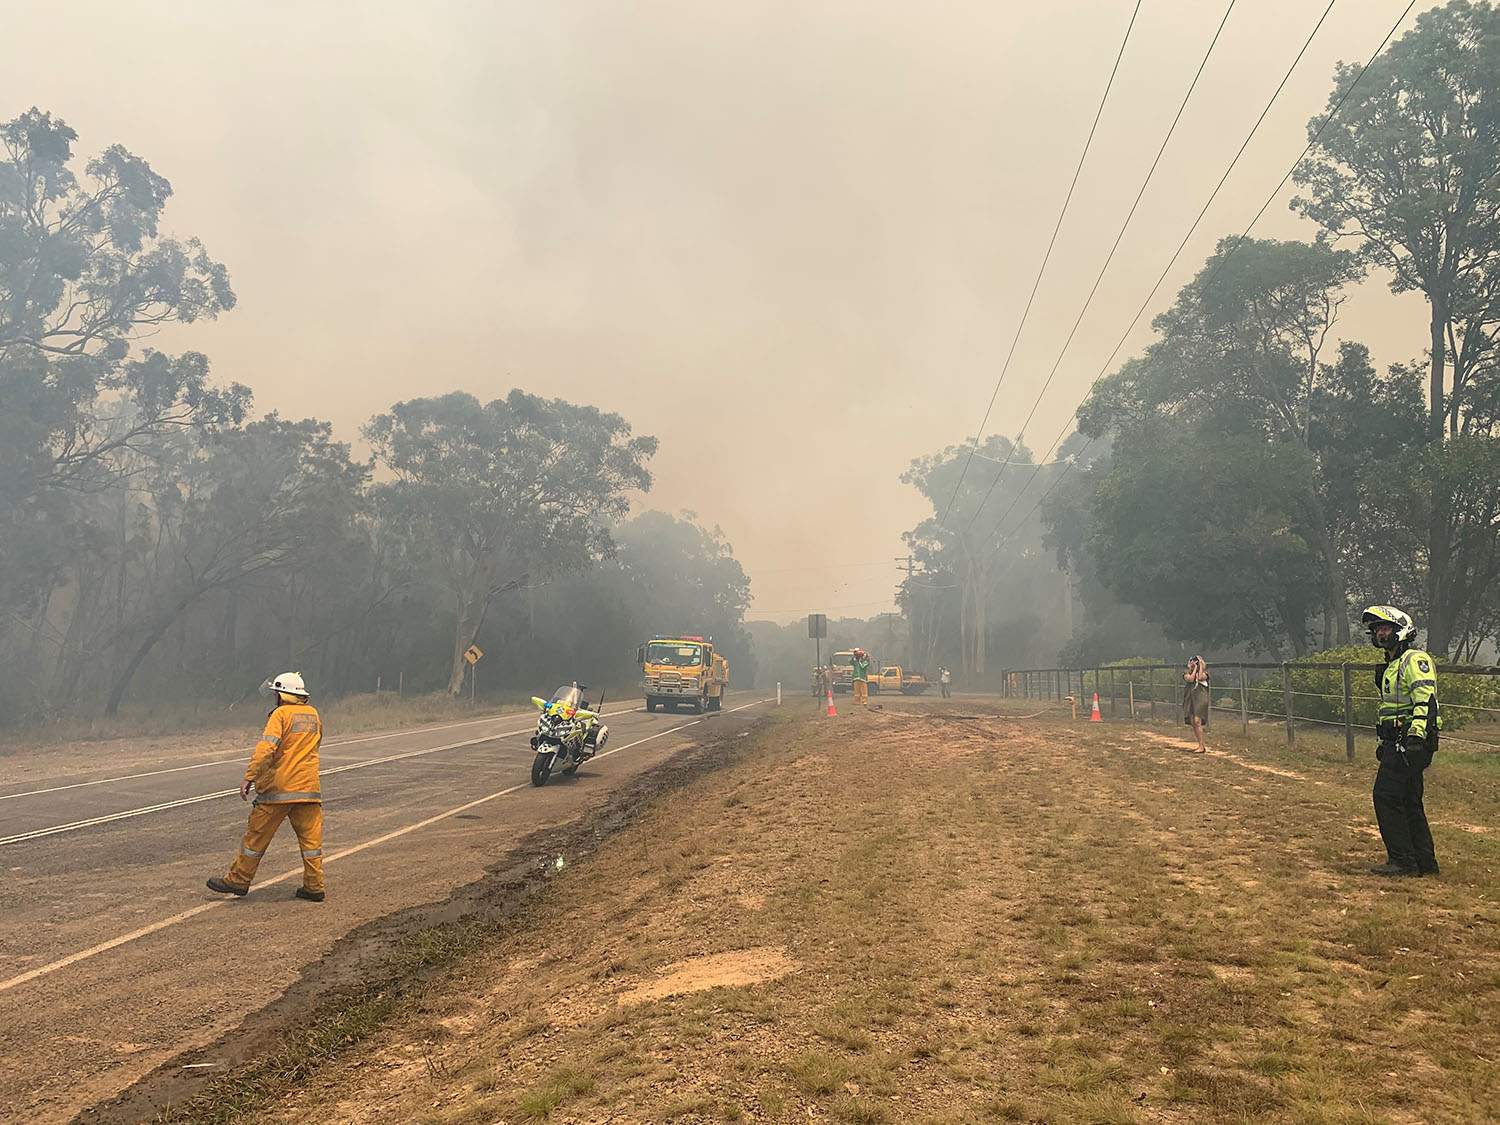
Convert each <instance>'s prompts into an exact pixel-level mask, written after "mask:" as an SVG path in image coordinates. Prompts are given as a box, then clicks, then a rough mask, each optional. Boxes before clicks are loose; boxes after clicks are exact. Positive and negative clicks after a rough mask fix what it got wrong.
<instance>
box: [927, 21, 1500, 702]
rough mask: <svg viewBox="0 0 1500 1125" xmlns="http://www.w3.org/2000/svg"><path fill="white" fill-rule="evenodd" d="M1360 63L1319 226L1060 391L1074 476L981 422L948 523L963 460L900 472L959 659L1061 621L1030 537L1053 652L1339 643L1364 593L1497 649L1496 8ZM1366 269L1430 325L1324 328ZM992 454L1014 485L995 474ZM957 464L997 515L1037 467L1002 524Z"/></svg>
mask: <svg viewBox="0 0 1500 1125" xmlns="http://www.w3.org/2000/svg"><path fill="white" fill-rule="evenodd" d="M1359 70H1360V68H1359V67H1358V66H1353V65H1350V66H1340V67H1339V68H1338V69H1337V71H1336V73H1335V75H1334V88H1333V90H1332V92H1331V93H1330V95H1329V102H1328V107H1329V108H1328V113H1327V114H1325V115H1319V116H1317V117H1315V118H1313V120H1312V121H1310V122H1309V123H1308V133H1309V137H1310V138H1313V139H1315V141H1316V143H1315V144H1314V145H1313V146H1312V149H1311V151H1310V153H1309V155H1308V157H1307V158H1306V160H1304V161H1303V163H1302V164H1301V165H1300V166H1299V167H1298V168H1297V169H1296V173H1295V179H1296V182H1297V184H1298V185H1299V187H1300V189H1301V193H1302V194H1300V195H1299V196H1298V197H1297V198H1296V199H1295V200H1294V201H1293V203H1292V206H1293V208H1294V210H1296V211H1297V212H1299V213H1300V214H1302V215H1305V216H1306V217H1308V218H1309V219H1311V220H1313V221H1314V222H1315V223H1316V224H1317V226H1316V228H1315V229H1314V231H1312V232H1311V233H1312V234H1313V237H1312V238H1311V239H1310V240H1309V241H1296V240H1276V239H1260V238H1250V237H1246V238H1240V237H1233V238H1225V239H1223V240H1221V241H1220V242H1219V244H1218V246H1217V247H1216V249H1215V251H1214V253H1213V254H1212V255H1211V256H1210V257H1209V259H1208V260H1207V261H1206V262H1205V263H1204V264H1203V266H1202V268H1201V269H1200V270H1199V271H1198V274H1197V276H1196V277H1194V278H1193V280H1192V281H1190V282H1189V283H1188V284H1187V285H1185V286H1184V287H1183V288H1182V290H1181V291H1180V292H1179V293H1178V294H1177V297H1176V299H1175V301H1174V302H1173V303H1172V305H1171V306H1170V307H1169V308H1168V309H1167V310H1165V311H1164V312H1162V313H1161V314H1160V315H1158V316H1157V317H1156V319H1155V320H1154V321H1153V328H1154V329H1155V339H1154V340H1153V341H1152V343H1151V344H1150V345H1149V346H1148V347H1147V348H1146V350H1145V353H1144V354H1143V355H1141V356H1139V357H1136V358H1133V359H1130V360H1128V361H1127V362H1125V363H1124V364H1123V365H1121V366H1120V367H1119V368H1118V369H1117V370H1116V371H1114V372H1113V373H1111V374H1110V375H1108V376H1107V377H1106V378H1104V379H1102V380H1101V381H1100V382H1099V383H1098V384H1097V385H1096V386H1095V387H1094V388H1093V390H1092V392H1091V393H1090V394H1089V395H1088V397H1087V399H1086V400H1085V401H1084V403H1083V404H1082V405H1081V406H1080V408H1079V410H1078V430H1079V434H1081V435H1082V436H1083V437H1084V438H1087V439H1089V444H1088V445H1087V446H1084V444H1083V443H1082V442H1081V441H1077V440H1074V439H1070V443H1068V444H1065V445H1064V446H1063V448H1062V451H1061V456H1062V457H1063V458H1064V459H1066V460H1068V461H1071V463H1070V464H1063V465H1049V466H1043V467H1041V468H1039V469H1033V468H1031V467H1028V466H1029V462H1030V461H1031V454H1030V453H1029V452H1027V451H1026V450H1025V449H1024V448H1021V449H1019V450H1014V451H1013V450H1012V449H1011V447H1010V445H1009V443H1007V442H1005V441H1004V440H1003V439H998V438H991V439H990V441H989V443H988V445H987V446H985V447H982V448H981V449H980V450H979V453H978V456H977V457H976V459H975V461H974V463H973V465H971V466H970V469H969V476H968V477H965V483H964V486H963V488H962V489H960V490H959V493H958V495H957V498H956V499H955V501H954V503H953V511H952V512H951V514H949V515H948V517H947V518H946V519H941V518H939V517H940V516H941V514H942V513H943V511H944V505H946V504H947V503H948V500H949V498H950V496H951V495H952V492H953V480H954V479H955V478H956V476H957V475H958V471H959V469H960V468H961V458H960V454H961V453H963V451H961V450H958V449H950V450H945V451H944V452H943V453H941V454H938V455H935V456H933V457H929V458H925V459H921V460H919V461H917V462H915V463H914V464H913V468H912V471H911V472H910V473H908V475H907V477H906V478H905V479H906V480H907V481H908V483H911V484H913V485H915V486H916V487H918V488H919V489H920V490H921V491H922V492H923V494H924V495H926V496H927V497H928V499H929V500H930V501H931V502H932V505H933V510H934V516H933V518H931V519H928V520H926V521H924V522H923V523H922V524H921V525H919V526H918V527H917V528H915V529H913V531H912V532H911V533H910V534H909V539H910V540H911V541H912V542H913V544H914V546H915V547H916V549H918V550H919V551H920V552H921V557H922V558H923V560H924V561H925V562H926V563H927V564H928V567H929V570H930V574H931V578H947V579H949V580H950V581H951V582H952V584H953V586H954V587H955V590H956V591H958V592H957V593H950V594H948V595H946V602H944V603H942V604H943V605H944V608H943V609H941V610H937V609H929V610H928V612H929V614H931V613H941V614H942V615H943V616H942V618H941V627H940V630H939V631H940V632H941V633H942V635H943V636H944V638H945V639H944V640H942V641H940V642H938V645H937V647H938V648H939V649H940V650H943V651H948V652H951V653H954V654H956V655H958V656H960V657H961V659H962V661H963V667H964V668H965V669H966V670H970V671H974V672H983V671H984V670H985V669H986V668H987V667H991V666H993V660H991V659H990V651H991V650H993V649H994V648H996V647H997V646H1006V645H1010V648H1011V651H1014V647H1015V646H1014V643H1013V640H1012V635H1013V633H1014V632H1015V625H1016V618H1017V617H1018V616H1019V615H1024V614H1033V615H1038V616H1040V617H1043V618H1045V617H1048V616H1050V615H1051V614H1053V613H1055V612H1056V607H1057V606H1058V605H1059V602H1058V599H1057V597H1056V595H1055V594H1054V595H1050V596H1049V595H1048V594H1046V593H1044V592H1040V591H1039V590H1038V588H1037V584H1038V583H1042V582H1044V580H1045V573H1044V568H1043V567H1042V566H1041V564H1040V563H1039V561H1038V560H1039V555H1038V552H1039V551H1040V549H1041V548H1042V547H1043V546H1044V545H1045V546H1046V547H1048V548H1050V549H1051V550H1053V551H1055V552H1056V559H1057V561H1058V562H1059V563H1060V564H1061V565H1062V566H1063V567H1065V568H1066V569H1067V571H1068V572H1069V574H1070V575H1071V576H1072V590H1073V594H1074V596H1076V598H1077V599H1078V601H1079V602H1080V603H1081V607H1082V610H1083V612H1082V613H1081V614H1078V615H1076V616H1077V617H1078V618H1079V619H1078V620H1077V622H1076V624H1075V628H1074V633H1073V637H1072V639H1071V641H1069V642H1068V643H1066V644H1064V645H1063V646H1062V647H1061V658H1062V659H1065V660H1068V661H1070V662H1075V663H1089V662H1094V661H1099V660H1106V659H1110V658H1114V657H1119V656H1124V655H1130V654H1143V655H1144V654H1162V653H1163V652H1164V650H1165V649H1164V646H1165V644H1166V643H1168V642H1170V641H1177V642H1190V643H1192V644H1193V645H1195V646H1201V647H1203V648H1206V649H1214V650H1219V651H1225V650H1242V651H1253V652H1256V653H1260V654H1263V655H1268V656H1273V657H1276V658H1285V657H1291V656H1300V655H1303V654H1305V653H1308V652H1310V651H1312V650H1314V649H1316V648H1320V647H1334V646H1338V645H1343V644H1347V643H1349V640H1350V634H1351V629H1350V625H1351V620H1352V619H1354V618H1356V617H1357V615H1358V612H1359V609H1360V608H1362V606H1364V605H1367V604H1370V603H1372V602H1395V603H1397V604H1400V605H1402V606H1404V607H1407V608H1408V609H1409V610H1410V611H1411V612H1412V613H1413V614H1414V615H1415V616H1416V617H1417V618H1418V619H1419V620H1420V621H1421V622H1422V623H1423V625H1424V627H1425V629H1426V630H1427V635H1428V641H1427V643H1428V644H1429V646H1430V647H1431V648H1432V649H1433V651H1435V652H1440V653H1443V654H1445V655H1451V656H1454V657H1457V658H1461V659H1473V658H1474V657H1475V656H1476V655H1477V654H1478V653H1479V652H1480V651H1481V650H1482V649H1483V648H1484V646H1485V645H1486V644H1493V643H1495V642H1496V640H1497V633H1500V430H1497V427H1500V181H1497V180H1496V176H1495V169H1496V168H1497V167H1500V114H1497V107H1500V14H1497V13H1496V11H1495V10H1494V9H1493V8H1492V6H1491V5H1490V4H1488V3H1470V2H1468V0H1454V2H1453V3H1450V4H1449V5H1447V6H1446V7H1444V8H1440V9H1436V10H1433V11H1430V12H1427V13H1425V14H1424V15H1422V16H1421V17H1420V18H1419V20H1418V21H1417V24H1416V27H1415V28H1414V29H1413V30H1412V31H1411V32H1410V33H1409V34H1407V35H1405V36H1404V37H1402V38H1401V39H1399V40H1398V41H1396V42H1395V43H1393V44H1392V45H1391V46H1390V47H1389V48H1388V49H1387V50H1386V51H1385V53H1384V54H1383V55H1382V56H1381V57H1380V58H1379V59H1377V60H1376V62H1375V63H1374V65H1372V66H1371V67H1370V69H1369V71H1368V72H1367V73H1365V74H1364V76H1363V77H1362V78H1359V80H1358V84H1357V85H1356V84H1355V82H1356V78H1357V77H1358V76H1359ZM1341 103H1342V104H1341ZM1335 109H1337V113H1336V114H1334V110H1335ZM1329 115H1332V119H1331V120H1329ZM1325 126H1326V127H1325ZM1382 283H1383V284H1388V285H1389V286H1390V287H1391V289H1393V290H1394V291H1396V292H1408V291H1411V292H1419V293H1421V294H1422V295H1423V296H1424V297H1425V298H1426V300H1427V302H1428V305H1429V311H1430V318H1429V320H1430V325H1429V327H1430V331H1429V333H1428V338H1427V339H1426V340H1413V341H1412V351H1411V352H1410V353H1408V354H1405V355H1394V356H1385V357H1379V358H1377V357H1372V356H1371V354H1370V351H1369V349H1368V348H1367V347H1366V346H1365V345H1363V344H1361V343H1359V342H1358V341H1355V340H1350V339H1343V340H1342V341H1341V342H1339V343H1338V344H1337V346H1333V345H1332V344H1330V341H1331V340H1332V339H1333V338H1334V335H1335V333H1334V330H1335V326H1336V324H1337V321H1338V314H1339V310H1340V307H1341V306H1342V305H1343V303H1344V302H1345V301H1346V300H1347V298H1348V296H1349V294H1350V293H1351V292H1352V291H1353V290H1354V288H1355V287H1357V286H1359V285H1361V284H1365V285H1368V284H1382ZM1085 450H1087V451H1088V452H1085ZM1007 458H1009V459H1010V460H1012V461H1013V462H1019V463H1020V464H1019V465H1018V466H1016V467H1013V468H1012V469H1011V470H1010V475H1009V476H1005V475H1004V471H1003V470H998V469H996V468H995V464H994V463H995V462H996V461H999V460H1004V459H1007ZM1018 469H1019V471H1017V470H1018ZM976 472H977V473H978V474H979V475H980V477H981V478H986V477H987V478H988V480H989V481H991V482H992V481H993V480H994V479H996V478H997V477H999V478H1000V479H1002V480H1003V481H1004V483H1003V484H1002V485H1001V486H1000V487H999V488H998V489H997V490H996V495H995V496H994V497H993V498H992V500H991V502H990V503H991V504H994V503H995V502H996V501H999V505H998V506H999V507H1000V508H1002V509H1005V508H1009V507H1011V506H1012V505H1013V504H1014V501H1012V500H1011V499H1010V494H1012V493H1014V492H1015V490H1017V489H1018V488H1019V487H1020V486H1021V482H1022V481H1023V480H1024V479H1025V478H1029V477H1033V476H1034V477H1035V480H1034V481H1033V482H1031V483H1030V489H1031V491H1030V494H1029V496H1028V497H1026V498H1025V499H1024V500H1022V501H1021V502H1020V503H1019V504H1017V505H1015V514H1014V515H1013V516H1011V518H1010V525H1009V526H1008V527H1006V528H1003V529H1002V528H999V527H997V526H996V525H995V524H994V523H993V522H992V521H993V520H994V518H995V517H994V513H993V512H992V511H991V509H990V508H988V507H986V508H984V509H983V514H982V515H981V516H980V517H978V518H975V517H974V516H973V512H974V511H976V510H978V509H976V505H975V500H974V492H973V488H974V486H973V485H972V484H971V483H970V479H969V478H970V477H972V476H973V475H974V474H975V473H976ZM944 476H946V477H947V481H946V482H944V481H943V480H942V479H941V478H943V477H944ZM934 484H936V485H938V487H933V485H934ZM985 487H988V485H986V486H985ZM981 494H982V493H981ZM1037 504H1039V508H1038V509H1037V511H1036V514H1035V516H1033V515H1032V509H1033V505H1037ZM930 580H931V579H913V580H912V581H911V582H909V583H908V595H907V600H906V604H907V605H908V606H910V607H916V606H924V605H928V604H930V599H931V595H925V594H923V592H922V591H921V590H920V589H919V586H918V583H919V582H920V581H930ZM1005 587H1008V589H1007V591H1006V593H1005V595H1004V596H1001V597H998V598H993V597H985V596H983V592H984V591H998V590H1000V589H1002V588H1005ZM924 597H926V598H928V599H929V602H926V603H924V602H922V601H921V600H920V599H922V598H924ZM1061 604H1062V605H1067V604H1068V603H1067V600H1066V599H1064V601H1063V602H1062V603H1061ZM1007 616H1008V617H1009V620H1007V619H1006V617H1007ZM997 619H999V620H997ZM933 620H937V619H936V618H933ZM1106 622H1112V623H1113V627H1109V626H1106V625H1105V623H1106ZM1029 627H1031V628H1035V627H1037V625H1036V622H1034V621H1033V622H1030V623H1029ZM1158 630H1160V632H1159V633H1158ZM1121 631H1123V633H1124V634H1126V635H1129V634H1133V635H1134V640H1133V642H1132V641H1129V640H1126V638H1125V636H1122V635H1121ZM1029 662H1030V663H1033V664H1037V663H1049V662H1050V661H1049V660H1047V659H1046V658H1042V659H1035V658H1030V659H1029ZM1005 663H1007V664H1010V665H1011V666H1015V665H1016V664H1017V663H1018V661H1017V660H1014V659H1008V660H1006V661H1005Z"/></svg>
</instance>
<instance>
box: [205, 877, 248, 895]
mask: <svg viewBox="0 0 1500 1125" xmlns="http://www.w3.org/2000/svg"><path fill="white" fill-rule="evenodd" d="M208 889H209V890H211V891H218V892H219V893H220V894H221V895H239V896H240V897H241V898H243V897H244V896H245V895H247V894H249V893H250V888H249V887H241V886H238V885H236V884H234V883H231V882H230V881H229V880H228V879H220V878H219V877H218V876H217V875H215V876H214V877H213V878H212V879H210V880H209V881H208Z"/></svg>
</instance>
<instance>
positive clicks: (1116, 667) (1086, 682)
mask: <svg viewBox="0 0 1500 1125" xmlns="http://www.w3.org/2000/svg"><path fill="white" fill-rule="evenodd" d="M1384 668H1385V665H1384V664H1359V663H1340V664H1334V663H1322V662H1317V661H1292V662H1284V663H1258V662H1253V661H1229V662H1224V663H1219V664H1215V665H1213V666H1212V667H1211V668H1210V669H1209V672H1210V676H1211V679H1210V683H1209V708H1210V716H1214V715H1217V716H1219V717H1220V718H1221V719H1223V718H1228V719H1230V720H1231V721H1234V720H1237V721H1238V722H1239V724H1240V729H1241V730H1242V731H1243V732H1245V733H1248V732H1249V729H1250V720H1251V719H1256V720H1258V721H1271V722H1275V723H1278V724H1281V725H1283V726H1284V727H1285V730H1286V742H1287V745H1288V746H1295V745H1296V742H1297V729H1298V727H1299V726H1303V725H1308V726H1313V727H1332V728H1339V729H1342V730H1343V732H1344V752H1345V754H1346V756H1347V757H1348V758H1349V760H1350V761H1353V760H1354V756H1355V741H1356V738H1357V737H1359V736H1362V735H1366V734H1371V733H1373V730H1374V727H1375V722H1376V717H1377V714H1378V710H1379V706H1380V696H1379V695H1378V694H1377V695H1369V694H1366V692H1367V691H1368V690H1370V689H1374V690H1376V691H1378V690H1379V688H1378V683H1379V681H1378V677H1379V675H1380V673H1381V672H1382V671H1383V670H1384ZM1437 671H1438V706H1439V709H1440V714H1441V715H1442V724H1443V725H1442V734H1441V736H1440V741H1441V743H1442V744H1443V745H1448V744H1456V745H1458V746H1459V747H1463V748H1466V749H1473V750H1477V751H1480V752H1489V751H1500V667H1495V666H1481V665H1472V664H1439V665H1438V666H1437ZM1183 672H1184V669H1183V666H1182V665H1181V664H1150V663H1144V664H1135V663H1123V664H1106V665H1100V666H1098V667H1095V668H1017V669H1006V670H1005V672H1004V673H1003V675H1002V678H1001V683H1002V689H1001V690H1002V692H1003V694H1004V695H1005V696H1006V697H1008V698H1014V699H1038V700H1052V701H1056V702H1069V701H1073V702H1074V703H1076V704H1077V705H1078V706H1079V707H1080V708H1091V707H1092V705H1093V701H1094V698H1095V695H1097V696H1098V699H1099V708H1100V717H1101V718H1107V719H1122V718H1123V719H1134V720H1137V721H1146V720H1150V721H1155V720H1158V719H1165V718H1169V717H1174V716H1175V718H1176V719H1177V720H1178V721H1181V720H1182V717H1183V714H1184V702H1185V701H1184V692H1185V690H1186V686H1187V685H1186V682H1185V681H1184V679H1183ZM1357 689H1358V690H1357Z"/></svg>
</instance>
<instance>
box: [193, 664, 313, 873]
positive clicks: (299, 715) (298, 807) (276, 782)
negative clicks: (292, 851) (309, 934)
mask: <svg viewBox="0 0 1500 1125" xmlns="http://www.w3.org/2000/svg"><path fill="white" fill-rule="evenodd" d="M261 691H262V692H264V693H265V694H267V695H273V696H275V698H276V706H275V707H274V708H273V709H272V711H271V714H270V715H269V716H268V717H267V719H266V729H265V732H264V733H263V734H262V735H261V736H260V741H259V742H257V743H256V744H255V751H254V753H252V754H251V755H250V764H249V765H248V766H246V767H245V780H244V782H243V783H242V784H241V785H240V799H241V800H249V799H250V790H251V788H252V787H253V788H254V789H255V805H254V807H253V808H251V810H250V826H249V827H248V828H246V829H245V839H244V842H243V843H242V844H241V845H240V854H239V855H238V856H236V857H235V860H234V863H233V864H232V865H231V866H230V868H229V874H228V875H226V876H224V877H223V878H219V877H218V876H214V878H212V879H210V880H209V881H208V889H209V890H211V891H218V892H219V893H220V894H229V895H243V894H245V893H246V892H247V891H249V890H250V881H251V880H252V879H254V878H255V869H256V868H257V867H259V866H260V860H261V857H262V856H264V855H265V854H266V848H267V847H268V846H269V845H270V843H271V837H272V836H275V835H276V829H278V828H280V827H281V822H282V821H283V820H290V821H291V822H292V830H293V831H294V832H296V833H297V844H298V846H299V847H300V848H301V849H302V886H300V887H298V888H297V897H298V898H304V899H307V900H308V901H310V902H322V901H323V794H322V791H321V789H320V788H319V782H318V747H319V745H320V744H321V743H322V741H323V720H322V719H321V718H320V717H319V716H318V712H317V709H316V708H314V707H313V706H312V704H310V703H309V702H308V694H307V685H306V684H304V683H303V682H302V676H301V675H300V674H299V673H297V672H283V673H282V674H281V675H279V676H277V677H276V678H275V679H273V680H267V681H266V682H265V683H263V684H262V685H261Z"/></svg>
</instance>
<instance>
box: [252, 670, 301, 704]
mask: <svg viewBox="0 0 1500 1125" xmlns="http://www.w3.org/2000/svg"><path fill="white" fill-rule="evenodd" d="M278 691H280V692H285V693H286V694H287V695H300V696H301V697H302V698H303V699H306V698H307V697H308V695H307V685H306V684H304V683H303V682H302V673H301V672H283V673H281V675H279V676H277V677H275V678H274V679H270V680H267V681H266V682H265V683H263V684H261V685H260V693H261V694H262V695H275V694H276V693H277V692H278Z"/></svg>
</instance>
